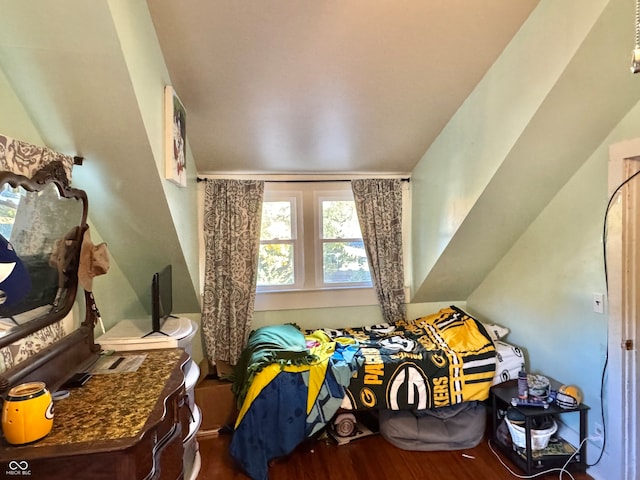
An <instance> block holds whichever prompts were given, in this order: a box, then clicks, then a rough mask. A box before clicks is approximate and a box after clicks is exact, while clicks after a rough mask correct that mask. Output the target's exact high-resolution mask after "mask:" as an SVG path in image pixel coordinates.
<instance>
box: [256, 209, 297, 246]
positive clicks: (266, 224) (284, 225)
mask: <svg viewBox="0 0 640 480" xmlns="http://www.w3.org/2000/svg"><path fill="white" fill-rule="evenodd" d="M291 238H292V237H291V202H264V203H263V204H262V224H261V225H260V239H261V240H274V239H278V240H290V239H291Z"/></svg>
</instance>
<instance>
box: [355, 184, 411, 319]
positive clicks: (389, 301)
mask: <svg viewBox="0 0 640 480" xmlns="http://www.w3.org/2000/svg"><path fill="white" fill-rule="evenodd" d="M401 182H402V181H401V180H400V179H358V180H352V181H351V187H352V190H353V197H354V200H355V204H356V211H357V213H358V221H359V223H360V229H361V230H362V239H363V241H364V246H365V250H366V251H367V256H368V258H369V267H370V268H371V276H372V279H373V284H374V287H375V290H376V295H377V297H378V302H379V303H380V307H381V308H382V315H383V318H384V319H385V321H386V322H393V321H396V320H403V319H404V318H405V316H406V305H405V293H404V264H403V259H402V183H401Z"/></svg>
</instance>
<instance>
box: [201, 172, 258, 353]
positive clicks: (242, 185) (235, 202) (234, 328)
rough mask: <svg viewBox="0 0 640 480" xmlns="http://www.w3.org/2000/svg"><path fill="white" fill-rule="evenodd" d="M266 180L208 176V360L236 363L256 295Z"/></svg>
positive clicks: (204, 312)
mask: <svg viewBox="0 0 640 480" xmlns="http://www.w3.org/2000/svg"><path fill="white" fill-rule="evenodd" d="M263 194H264V182H261V181H253V180H207V182H206V185H205V200H204V240H205V278H204V299H203V306H202V331H203V336H204V340H205V342H204V343H205V350H206V355H207V358H208V360H209V361H210V362H211V363H212V364H215V363H216V360H223V361H226V362H229V363H230V364H231V365H235V364H237V362H238V359H239V358H240V354H241V352H242V349H243V348H244V345H245V344H246V341H247V339H248V336H249V333H250V332H251V320H252V318H253V311H254V305H255V297H256V281H257V271H258V249H259V246H260V222H261V217H262V198H263Z"/></svg>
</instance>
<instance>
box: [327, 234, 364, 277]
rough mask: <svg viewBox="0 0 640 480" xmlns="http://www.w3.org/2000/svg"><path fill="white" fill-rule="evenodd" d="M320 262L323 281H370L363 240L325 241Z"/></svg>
mask: <svg viewBox="0 0 640 480" xmlns="http://www.w3.org/2000/svg"><path fill="white" fill-rule="evenodd" d="M322 263H323V272H322V273H323V279H324V283H361V282H369V283H370V282H371V275H370V273H369V264H368V263H367V255H366V253H365V251H364V243H363V242H325V243H324V244H323V245H322Z"/></svg>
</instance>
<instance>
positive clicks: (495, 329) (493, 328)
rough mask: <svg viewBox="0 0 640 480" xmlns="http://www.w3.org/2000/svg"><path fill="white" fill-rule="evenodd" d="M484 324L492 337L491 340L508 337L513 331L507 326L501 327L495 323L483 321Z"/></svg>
mask: <svg viewBox="0 0 640 480" xmlns="http://www.w3.org/2000/svg"><path fill="white" fill-rule="evenodd" d="M482 325H483V326H484V328H485V330H486V331H487V333H488V334H489V336H490V337H491V340H494V341H495V340H500V339H501V338H504V337H506V336H507V335H508V334H509V332H510V331H511V330H509V329H508V328H507V327H501V326H500V325H496V324H494V323H485V322H482Z"/></svg>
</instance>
